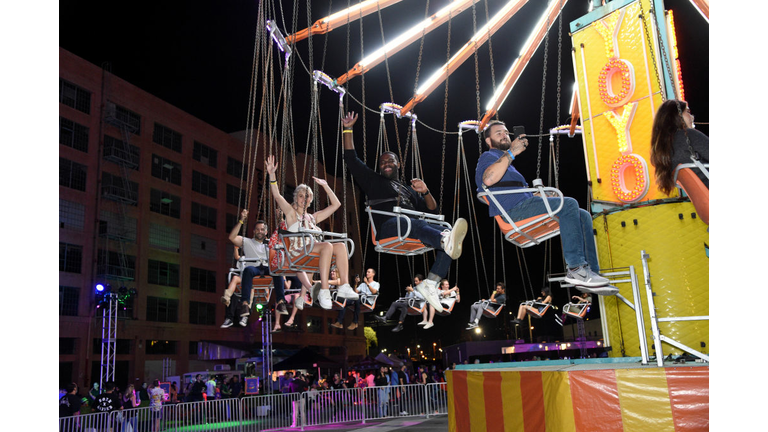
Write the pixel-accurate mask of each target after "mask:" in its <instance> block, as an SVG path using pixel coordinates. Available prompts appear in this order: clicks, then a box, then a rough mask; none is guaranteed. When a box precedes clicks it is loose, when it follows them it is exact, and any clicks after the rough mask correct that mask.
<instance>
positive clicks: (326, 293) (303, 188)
mask: <svg viewBox="0 0 768 432" xmlns="http://www.w3.org/2000/svg"><path fill="white" fill-rule="evenodd" d="M266 169H267V172H268V173H269V190H270V191H271V192H272V196H273V197H274V198H275V202H276V203H277V205H278V207H280V210H281V211H282V212H283V214H284V215H285V224H286V225H287V227H288V231H291V232H298V231H299V228H302V229H310V230H317V231H320V229H319V228H318V227H317V225H316V224H317V223H320V222H322V221H324V220H325V219H328V218H329V217H330V216H331V215H332V214H333V213H334V212H335V211H336V210H338V209H339V208H340V207H341V201H339V198H338V197H336V194H334V193H333V190H331V188H330V187H329V186H328V182H326V181H325V180H323V179H319V178H317V177H312V178H313V179H314V180H315V182H316V183H317V184H318V185H320V186H321V187H322V188H323V189H325V192H326V194H328V198H329V200H330V201H331V204H330V205H329V206H328V207H326V208H324V209H322V210H320V211H318V212H317V213H315V215H314V216H313V215H312V214H310V213H308V212H307V209H309V206H310V204H312V199H313V198H314V194H313V193H312V189H311V188H310V187H309V186H307V185H305V184H300V185H298V186H296V189H295V190H294V191H293V202H292V203H288V201H287V200H286V199H285V198H283V196H282V195H280V189H279V188H278V186H277V177H276V172H277V164H276V163H275V157H274V156H269V157H268V158H267V162H266ZM303 247H304V245H303V241H292V242H291V247H290V249H291V250H289V251H288V253H291V254H297V253H298V249H302V248H303ZM312 252H314V253H317V254H318V255H319V257H320V263H319V273H320V283H321V289H320V291H319V292H318V293H317V300H319V302H320V307H322V308H323V309H331V306H332V304H331V294H330V290H329V288H330V286H329V283H328V275H329V272H330V269H331V260H332V258H333V257H334V256H335V257H336V265H337V267H338V273H339V278H340V279H341V280H340V282H341V286H340V287H339V294H338V296H339V297H342V298H348V299H353V300H357V299H358V298H359V296H358V294H357V293H356V292H355V291H354V290H353V289H352V287H350V286H349V276H348V267H349V255H348V253H347V247H346V245H345V244H344V243H342V242H339V243H329V242H315V244H314V247H313V249H312ZM303 289H304V287H302V290H303ZM302 294H303V291H302ZM299 299H303V296H299V298H298V299H297V300H299ZM299 301H300V300H299Z"/></svg>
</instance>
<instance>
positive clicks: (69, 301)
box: [59, 285, 80, 316]
mask: <svg viewBox="0 0 768 432" xmlns="http://www.w3.org/2000/svg"><path fill="white" fill-rule="evenodd" d="M79 302H80V288H78V287H70V286H61V285H59V315H65V316H77V305H78V303H79Z"/></svg>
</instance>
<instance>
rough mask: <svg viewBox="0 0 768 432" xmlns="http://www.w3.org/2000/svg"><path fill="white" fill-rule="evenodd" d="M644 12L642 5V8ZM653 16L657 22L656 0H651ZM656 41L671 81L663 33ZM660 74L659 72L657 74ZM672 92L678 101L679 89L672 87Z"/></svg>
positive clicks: (658, 32)
mask: <svg viewBox="0 0 768 432" xmlns="http://www.w3.org/2000/svg"><path fill="white" fill-rule="evenodd" d="M640 7H641V10H642V5H641V6H640ZM651 16H652V17H653V19H654V21H656V7H655V5H654V0H651ZM656 39H657V40H658V43H659V49H661V58H662V59H663V60H664V66H665V67H666V70H667V73H668V74H669V76H670V79H671V77H672V67H671V66H670V65H669V58H667V50H666V49H665V48H664V43H663V40H662V39H661V32H660V31H657V32H656ZM657 73H658V72H657ZM672 90H673V91H674V92H675V95H674V96H675V99H677V87H675V86H672Z"/></svg>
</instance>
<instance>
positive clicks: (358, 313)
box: [336, 300, 360, 324]
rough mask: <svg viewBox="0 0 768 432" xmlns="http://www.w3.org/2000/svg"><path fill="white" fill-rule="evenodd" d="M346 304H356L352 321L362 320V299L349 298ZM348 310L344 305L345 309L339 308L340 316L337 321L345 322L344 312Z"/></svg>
mask: <svg viewBox="0 0 768 432" xmlns="http://www.w3.org/2000/svg"><path fill="white" fill-rule="evenodd" d="M345 305H346V306H354V311H355V314H354V315H353V316H352V322H353V323H357V322H358V321H359V320H360V300H347V302H346V303H345ZM346 312H347V308H346V307H344V308H343V309H340V310H339V316H338V318H336V321H338V322H340V323H342V324H344V314H345V313H346Z"/></svg>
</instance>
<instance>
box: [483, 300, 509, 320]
mask: <svg viewBox="0 0 768 432" xmlns="http://www.w3.org/2000/svg"><path fill="white" fill-rule="evenodd" d="M478 303H483V316H484V317H486V318H496V317H498V316H499V313H500V312H501V310H502V309H504V304H503V303H495V302H490V301H488V300H483V301H482V302H478Z"/></svg>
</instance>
